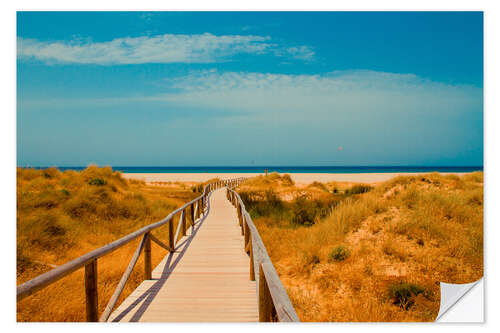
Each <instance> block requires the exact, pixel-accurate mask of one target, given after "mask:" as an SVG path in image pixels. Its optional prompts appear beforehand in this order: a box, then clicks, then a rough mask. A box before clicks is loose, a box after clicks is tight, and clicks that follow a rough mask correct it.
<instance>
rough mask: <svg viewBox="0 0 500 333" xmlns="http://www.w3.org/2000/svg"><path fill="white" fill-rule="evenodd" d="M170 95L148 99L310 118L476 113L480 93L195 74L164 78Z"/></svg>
mask: <svg viewBox="0 0 500 333" xmlns="http://www.w3.org/2000/svg"><path fill="white" fill-rule="evenodd" d="M168 84H169V87H170V88H172V92H169V93H167V94H163V95H161V96H156V97H154V98H152V99H154V100H158V101H166V102H171V103H175V104H179V105H187V106H193V107H205V108H210V109H222V110H233V111H237V110H241V111H251V112H252V113H253V114H255V113H263V114H270V113H272V112H278V113H281V114H284V113H282V112H283V111H284V112H286V114H287V115H291V113H293V112H296V113H305V112H307V113H309V114H312V113H314V115H315V116H318V117H319V116H320V115H321V114H323V115H326V114H328V117H327V118H328V119H331V114H335V113H338V114H340V115H342V114H345V113H347V112H355V113H356V112H358V113H359V114H363V113H364V114H369V113H373V114H375V113H378V114H380V115H387V114H389V113H395V112H397V113H399V114H401V113H403V114H404V113H412V114H413V116H415V115H418V114H429V113H432V112H438V113H439V112H440V113H443V114H444V113H447V112H460V111H463V110H480V111H482V89H480V88H477V87H474V86H466V85H449V84H443V83H439V82H433V81H429V80H424V79H421V78H419V77H418V76H416V75H413V74H394V73H384V72H375V71H335V72H330V73H327V74H325V75H287V74H269V73H247V72H224V73H219V72H218V71H215V70H211V71H201V72H193V73H191V74H190V75H187V76H184V77H180V78H175V79H169V82H168Z"/></svg>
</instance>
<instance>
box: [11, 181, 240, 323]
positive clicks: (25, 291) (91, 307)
mask: <svg viewBox="0 0 500 333" xmlns="http://www.w3.org/2000/svg"><path fill="white" fill-rule="evenodd" d="M240 180H241V178H238V179H230V180H220V181H216V182H213V183H209V184H207V185H206V186H205V187H204V190H203V193H202V195H200V196H199V197H197V198H195V199H193V200H191V201H190V202H188V203H186V204H184V205H183V206H182V207H180V208H177V209H176V210H174V211H173V212H171V213H170V214H168V215H167V216H166V217H165V218H163V219H162V220H160V221H158V222H155V223H152V224H150V225H147V226H145V227H143V228H141V229H139V230H137V231H135V232H133V233H130V234H128V235H126V236H124V237H122V238H120V239H118V240H116V241H114V242H111V243H109V244H107V245H104V246H102V247H100V248H98V249H96V250H93V251H91V252H89V253H87V254H84V255H83V256H80V257H78V258H76V259H73V260H71V261H69V262H67V263H65V264H63V265H61V266H57V267H56V268H54V269H52V270H50V271H48V272H46V273H43V274H41V275H39V276H37V277H35V278H34V279H31V280H29V281H27V282H25V283H23V284H21V285H19V286H18V287H17V290H16V294H17V301H18V302H19V301H20V300H22V299H24V298H26V297H28V296H30V295H32V294H34V293H36V292H37V291H40V290H41V289H43V288H45V287H46V286H48V285H50V284H52V283H54V282H56V281H58V280H60V279H62V278H63V277H65V276H67V275H68V274H70V273H72V272H74V271H76V270H78V269H79V268H82V267H83V266H85V295H86V309H87V310H86V312H87V321H97V319H98V314H97V312H98V311H97V259H98V258H100V257H102V256H104V255H106V254H108V253H110V252H112V251H114V250H117V249H118V248H120V247H122V246H124V245H126V244H128V243H129V242H131V241H133V240H134V239H136V238H138V237H140V236H142V235H144V236H143V240H142V241H141V244H139V247H138V248H137V250H136V252H135V253H134V256H133V257H132V260H131V262H130V263H129V266H128V267H127V269H126V271H125V273H124V275H123V276H122V279H121V280H120V282H119V283H118V286H117V288H116V289H115V293H114V294H113V296H112V297H111V300H110V301H109V303H108V305H107V306H106V309H105V312H104V313H103V315H102V316H101V318H100V321H106V320H107V319H108V317H109V315H110V313H111V311H112V309H113V307H114V305H115V303H116V301H117V299H118V297H119V296H120V294H121V291H122V290H123V287H124V285H125V283H126V282H127V279H128V277H129V276H130V273H131V271H132V269H133V266H134V265H135V263H136V262H137V259H138V257H139V255H140V253H141V251H142V250H143V249H145V252H144V253H145V260H144V261H145V263H144V275H145V279H146V280H148V279H151V240H153V241H154V242H155V243H158V244H159V245H160V246H162V247H163V248H166V249H168V250H171V251H170V252H173V251H175V248H176V244H177V241H178V240H177V237H178V234H179V230H182V232H183V235H184V236H185V235H186V229H187V216H188V214H186V210H187V209H188V208H189V207H191V209H190V210H191V214H189V215H190V216H191V227H192V228H193V230H194V227H195V221H196V220H197V219H199V218H200V217H201V216H202V215H203V214H204V210H205V207H206V206H207V203H206V202H207V197H208V194H209V193H210V192H211V191H213V190H215V189H218V188H222V187H225V186H230V185H233V184H236V183H237V182H238V181H240ZM179 212H180V213H181V218H180V220H179V223H178V225H177V232H176V236H175V237H174V233H173V218H174V216H175V215H176V214H178V213H179ZM167 223H168V225H169V242H168V245H165V244H164V243H163V242H161V241H160V240H159V239H157V238H156V237H154V236H153V235H152V234H151V231H152V230H154V229H157V228H159V227H161V226H163V225H165V224H167Z"/></svg>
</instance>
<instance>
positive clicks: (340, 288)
mask: <svg viewBox="0 0 500 333" xmlns="http://www.w3.org/2000/svg"><path fill="white" fill-rule="evenodd" d="M262 185H264V184H262ZM265 185H266V186H262V187H261V188H260V189H259V188H258V187H257V186H255V185H252V186H247V184H246V183H245V185H244V186H242V187H241V188H240V189H238V191H240V192H246V191H252V192H253V193H254V194H255V193H256V194H257V195H258V194H259V191H260V193H262V192H263V191H269V190H270V189H272V190H274V192H275V193H279V194H283V196H282V198H285V197H286V193H291V192H293V191H302V192H305V194H307V192H308V191H311V192H312V196H315V195H316V191H317V190H319V191H321V192H322V193H323V196H322V197H321V200H327V197H326V195H329V196H334V197H335V199H336V200H338V204H336V205H333V206H332V208H331V212H330V213H329V214H328V216H327V217H325V218H321V219H316V223H315V224H314V225H312V226H308V227H304V226H297V225H295V226H294V227H291V226H292V225H293V223H292V221H291V220H290V218H289V217H287V216H286V215H281V216H280V218H281V221H280V223H276V221H274V220H275V219H276V217H273V216H272V215H270V216H255V217H256V218H255V219H254V221H255V223H256V225H257V227H258V228H259V231H260V234H261V236H262V238H263V240H264V243H265V245H266V248H267V250H268V252H269V255H270V257H271V259H272V260H273V263H274V265H275V266H276V269H277V271H278V273H279V275H280V277H281V279H282V281H283V283H284V285H285V287H286V288H287V290H288V293H289V295H290V298H291V300H292V303H293V304H294V306H295V308H296V310H297V313H298V315H299V317H300V319H301V320H302V321H433V320H434V319H435V317H436V316H437V313H438V311H439V302H440V290H439V282H440V281H443V282H448V283H468V282H472V281H475V280H477V279H479V278H480V277H481V276H482V275H483V173H482V172H477V173H472V174H467V175H464V176H461V177H458V176H456V175H448V176H444V175H440V174H437V173H436V174H428V175H422V176H402V177H397V178H395V179H392V180H390V181H387V182H385V183H381V184H379V185H377V186H375V187H374V188H373V189H371V190H370V191H369V192H365V193H359V192H364V190H363V191H360V188H359V187H358V188H354V191H352V190H351V189H353V187H354V185H349V186H346V184H336V183H335V184H325V186H326V188H327V190H329V192H327V191H325V189H324V187H323V186H319V185H318V184H315V185H314V186H310V187H309V188H308V189H304V188H302V189H296V188H295V189H294V188H293V186H292V187H290V186H283V185H282V184H280V183H279V182H276V181H274V182H268V183H267V184H265ZM334 188H337V189H338V190H337V191H336V192H335V191H334V190H333V189H334ZM334 192H335V193H334ZM353 192H356V193H359V194H352V193H353ZM338 193H342V194H338ZM312 203H313V201H312V200H308V201H305V202H303V205H306V206H307V205H311V204H312ZM260 204H262V203H260ZM253 205H255V204H253ZM250 207H252V204H251V205H250ZM250 213H251V214H252V212H251V211H250ZM253 216H254V215H253ZM287 218H288V221H286V219H287ZM332 258H337V259H333V260H332ZM415 291H418V292H415ZM405 293H406V294H405ZM401 295H403V296H401Z"/></svg>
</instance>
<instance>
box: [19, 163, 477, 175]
mask: <svg viewBox="0 0 500 333" xmlns="http://www.w3.org/2000/svg"><path fill="white" fill-rule="evenodd" d="M103 166H104V165H103ZM18 167H24V168H35V169H46V168H57V169H59V170H61V171H65V170H75V171H81V170H84V169H85V168H87V167H88V166H55V165H54V166H18ZM111 168H112V169H113V170H114V171H120V172H122V173H265V170H266V169H267V170H268V172H269V173H271V172H278V173H339V174H341V173H415V172H474V171H483V168H484V166H111Z"/></svg>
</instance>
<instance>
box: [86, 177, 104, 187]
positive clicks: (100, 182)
mask: <svg viewBox="0 0 500 333" xmlns="http://www.w3.org/2000/svg"><path fill="white" fill-rule="evenodd" d="M106 183H107V182H106V180H104V179H102V178H92V179H91V180H89V185H95V186H103V185H106Z"/></svg>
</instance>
